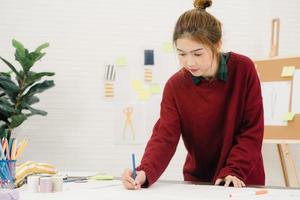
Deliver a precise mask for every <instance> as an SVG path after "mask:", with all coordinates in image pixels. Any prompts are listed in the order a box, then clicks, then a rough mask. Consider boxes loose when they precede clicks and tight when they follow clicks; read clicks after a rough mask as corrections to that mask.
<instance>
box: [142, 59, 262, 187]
mask: <svg viewBox="0 0 300 200" xmlns="http://www.w3.org/2000/svg"><path fill="white" fill-rule="evenodd" d="M227 73H228V78H227V80H226V81H224V80H219V79H215V80H208V81H207V80H204V81H202V82H201V83H200V84H199V85H195V84H194V83H193V81H192V75H191V74H190V72H188V71H187V70H185V69H182V70H180V71H178V72H177V73H176V74H174V75H173V76H172V77H171V78H170V79H169V80H168V81H167V83H166V85H165V88H164V92H163V98H162V102H161V112H160V118H159V120H158V121H157V123H156V124H155V126H154V128H153V134H152V136H151V138H150V140H149V142H148V144H147V146H146V149H145V153H144V155H143V158H142V161H141V165H140V166H139V167H138V168H137V170H144V171H145V173H146V176H147V185H146V186H150V185H151V184H153V183H154V182H155V181H156V180H157V179H158V178H159V177H160V176H161V174H162V173H163V172H164V170H165V169H166V167H167V165H168V164H169V162H170V160H171V158H172V156H173V155H174V153H175V151H176V147H177V144H178V141H179V138H180V136H182V139H183V141H184V144H185V147H186V149H187V156H186V161H185V164H184V167H183V175H184V180H186V181H203V182H214V181H215V180H216V179H217V178H221V177H225V176H226V175H233V176H237V177H238V178H240V179H241V180H242V181H244V183H245V184H246V185H249V184H251V185H252V184H253V185H264V183H265V175H264V167H263V160H262V154H261V146H262V140H263V129H264V121H263V105H262V96H261V88H260V82H259V79H258V76H257V73H256V70H255V68H254V64H253V62H252V61H251V60H250V59H249V58H248V57H245V56H242V55H239V54H236V53H231V55H230V58H229V60H228V62H227Z"/></svg>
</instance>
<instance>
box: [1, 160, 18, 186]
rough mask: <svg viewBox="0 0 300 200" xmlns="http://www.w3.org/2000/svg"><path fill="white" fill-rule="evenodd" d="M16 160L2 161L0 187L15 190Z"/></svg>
mask: <svg viewBox="0 0 300 200" xmlns="http://www.w3.org/2000/svg"><path fill="white" fill-rule="evenodd" d="M15 172H16V160H0V185H1V188H4V189H14V188H15Z"/></svg>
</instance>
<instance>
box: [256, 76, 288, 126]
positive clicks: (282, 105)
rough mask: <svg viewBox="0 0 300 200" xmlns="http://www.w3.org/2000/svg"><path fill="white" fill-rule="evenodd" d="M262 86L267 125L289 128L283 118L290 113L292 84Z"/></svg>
mask: <svg viewBox="0 0 300 200" xmlns="http://www.w3.org/2000/svg"><path fill="white" fill-rule="evenodd" d="M261 86H262V96H263V105H264V120H265V125H267V126H287V122H286V121H284V120H283V116H284V115H285V114H286V113H288V112H289V102H290V91H291V82H290V81H273V82H262V83H261Z"/></svg>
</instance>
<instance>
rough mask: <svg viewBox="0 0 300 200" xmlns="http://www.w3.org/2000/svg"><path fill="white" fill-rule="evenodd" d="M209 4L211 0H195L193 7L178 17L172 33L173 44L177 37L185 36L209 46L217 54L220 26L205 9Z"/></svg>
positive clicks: (220, 36)
mask: <svg viewBox="0 0 300 200" xmlns="http://www.w3.org/2000/svg"><path fill="white" fill-rule="evenodd" d="M211 4H212V1H211V0H195V1H194V7H195V8H194V9H191V10H188V11H186V12H185V13H183V14H182V15H181V16H180V17H179V18H178V20H177V23H176V26H175V29H174V33H173V42H174V43H175V45H176V41H177V39H179V38H181V37H186V36H187V37H190V38H191V39H193V40H195V41H197V42H200V43H202V44H204V45H207V46H209V47H210V48H211V50H212V52H213V53H214V54H217V49H216V44H218V43H219V42H220V41H221V38H222V28H221V22H220V21H219V20H218V19H216V18H215V17H214V16H213V15H211V14H209V13H208V12H206V10H205V9H206V8H207V7H210V6H211Z"/></svg>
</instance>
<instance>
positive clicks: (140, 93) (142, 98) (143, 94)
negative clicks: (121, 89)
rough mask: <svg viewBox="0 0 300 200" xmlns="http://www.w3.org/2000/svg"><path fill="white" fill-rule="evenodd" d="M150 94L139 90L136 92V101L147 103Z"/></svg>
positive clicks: (147, 91)
mask: <svg viewBox="0 0 300 200" xmlns="http://www.w3.org/2000/svg"><path fill="white" fill-rule="evenodd" d="M150 96H151V93H150V91H149V90H140V91H138V100H139V101H147V100H149V99H150Z"/></svg>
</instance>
